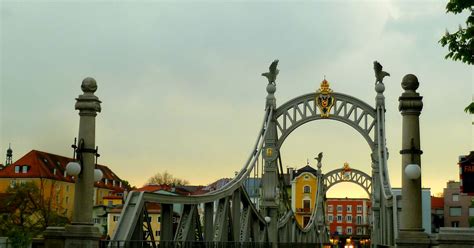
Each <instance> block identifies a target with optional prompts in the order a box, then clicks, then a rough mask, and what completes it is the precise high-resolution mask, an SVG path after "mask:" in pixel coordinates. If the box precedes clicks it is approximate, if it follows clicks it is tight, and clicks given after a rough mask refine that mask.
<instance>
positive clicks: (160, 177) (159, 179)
mask: <svg viewBox="0 0 474 248" xmlns="http://www.w3.org/2000/svg"><path fill="white" fill-rule="evenodd" d="M147 184H168V185H170V184H172V185H178V186H183V185H186V184H189V182H188V181H187V180H184V179H180V178H175V177H173V175H171V174H170V173H169V172H168V171H165V172H163V173H160V172H158V173H156V174H155V175H154V176H152V177H150V178H149V179H148V180H147Z"/></svg>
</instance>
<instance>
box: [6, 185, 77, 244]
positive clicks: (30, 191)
mask: <svg viewBox="0 0 474 248" xmlns="http://www.w3.org/2000/svg"><path fill="white" fill-rule="evenodd" d="M43 191H44V189H40V188H38V186H36V184H34V183H33V182H27V183H20V184H17V185H16V186H15V187H11V188H8V189H7V191H6V193H7V195H8V196H7V197H6V199H5V205H4V206H2V213H0V236H7V237H8V238H9V240H10V241H11V242H12V245H13V247H26V246H27V245H28V244H29V243H30V242H31V239H32V238H33V237H36V236H38V235H41V233H42V232H43V231H44V230H45V229H46V227H48V226H64V225H65V224H66V223H68V222H69V220H68V219H67V218H66V217H64V216H60V215H58V214H57V213H56V212H54V211H51V208H52V207H51V201H48V200H45V199H44V194H43Z"/></svg>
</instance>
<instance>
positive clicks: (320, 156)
mask: <svg viewBox="0 0 474 248" xmlns="http://www.w3.org/2000/svg"><path fill="white" fill-rule="evenodd" d="M314 159H316V161H318V169H321V166H322V164H321V160H323V153H322V152H320V153H319V154H318V156H317V157H315V158H314Z"/></svg>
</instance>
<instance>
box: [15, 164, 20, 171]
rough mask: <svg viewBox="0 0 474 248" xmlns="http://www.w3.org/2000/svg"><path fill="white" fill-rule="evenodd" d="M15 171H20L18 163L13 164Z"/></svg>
mask: <svg viewBox="0 0 474 248" xmlns="http://www.w3.org/2000/svg"><path fill="white" fill-rule="evenodd" d="M15 173H20V166H19V165H15Z"/></svg>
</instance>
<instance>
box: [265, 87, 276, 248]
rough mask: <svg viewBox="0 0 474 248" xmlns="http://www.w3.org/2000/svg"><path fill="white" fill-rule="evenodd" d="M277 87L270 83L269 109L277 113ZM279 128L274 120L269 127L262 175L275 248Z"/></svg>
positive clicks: (271, 235)
mask: <svg viewBox="0 0 474 248" xmlns="http://www.w3.org/2000/svg"><path fill="white" fill-rule="evenodd" d="M275 91H276V86H275V85H274V84H271V83H269V84H268V86H267V92H268V95H267V103H266V106H267V108H270V109H273V113H275V108H276V100H275V96H274V93H275ZM277 140H278V137H277V127H276V120H275V118H272V120H271V121H270V123H269V125H268V127H267V134H266V136H265V145H264V147H263V150H262V156H263V158H264V160H265V166H264V169H263V175H262V187H263V201H262V205H261V207H262V209H263V210H264V211H263V213H264V215H265V217H269V218H266V219H267V220H269V222H268V223H267V225H268V241H269V242H271V243H272V246H273V247H277V242H278V236H277V235H278V226H277V224H278V206H279V203H278V201H279V196H278V194H277V188H278V166H277V158H278V153H279V151H278V147H277Z"/></svg>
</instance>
